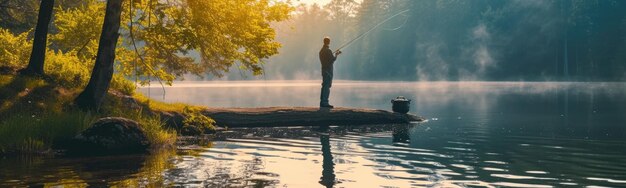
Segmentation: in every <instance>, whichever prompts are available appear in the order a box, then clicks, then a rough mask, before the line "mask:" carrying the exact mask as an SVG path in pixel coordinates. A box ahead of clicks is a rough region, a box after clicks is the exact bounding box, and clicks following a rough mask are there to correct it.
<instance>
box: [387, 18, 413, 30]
mask: <svg viewBox="0 0 626 188" xmlns="http://www.w3.org/2000/svg"><path fill="white" fill-rule="evenodd" d="M405 17H406V19H404V22H402V24H400V26H398V27H395V28H393V29H387V28H383V30H385V31H395V30H398V29H401V28H403V27H404V26H405V25H406V23H407V22H408V21H409V16H405Z"/></svg>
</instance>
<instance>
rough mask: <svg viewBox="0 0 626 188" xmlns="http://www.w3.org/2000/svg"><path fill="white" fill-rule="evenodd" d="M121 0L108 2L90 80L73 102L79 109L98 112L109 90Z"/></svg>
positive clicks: (117, 35) (109, 0)
mask: <svg viewBox="0 0 626 188" xmlns="http://www.w3.org/2000/svg"><path fill="white" fill-rule="evenodd" d="M121 13H122V0H108V2H107V6H106V13H105V15H104V24H103V25H102V34H101V35H100V43H99V44H98V54H97V56H96V63H95V65H94V67H93V70H92V72H91V78H90V79H89V83H88V84H87V87H86V88H85V90H84V91H83V92H82V93H80V95H78V97H77V98H76V100H75V102H76V105H78V107H79V108H82V109H87V110H98V109H99V108H100V104H101V103H102V99H103V98H104V96H105V95H106V93H107V91H108V90H109V85H110V83H111V78H112V77H113V63H114V61H115V47H116V46H117V39H118V37H119V33H118V30H119V28H120V15H121Z"/></svg>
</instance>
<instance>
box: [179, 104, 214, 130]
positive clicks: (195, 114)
mask: <svg viewBox="0 0 626 188" xmlns="http://www.w3.org/2000/svg"><path fill="white" fill-rule="evenodd" d="M183 116H184V117H185V120H183V129H185V127H195V128H197V129H199V130H200V131H201V132H202V133H211V132H215V126H214V124H215V120H213V119H211V118H210V117H207V116H205V115H204V114H202V113H200V110H198V109H195V108H193V107H185V109H183Z"/></svg>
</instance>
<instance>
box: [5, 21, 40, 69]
mask: <svg viewBox="0 0 626 188" xmlns="http://www.w3.org/2000/svg"><path fill="white" fill-rule="evenodd" d="M29 33H30V32H24V33H22V34H19V35H13V34H12V33H11V32H10V31H9V30H7V29H3V28H0V66H6V67H12V68H21V67H24V66H26V64H27V63H28V59H29V58H30V51H31V48H32V42H31V40H28V38H27V37H28V34H29Z"/></svg>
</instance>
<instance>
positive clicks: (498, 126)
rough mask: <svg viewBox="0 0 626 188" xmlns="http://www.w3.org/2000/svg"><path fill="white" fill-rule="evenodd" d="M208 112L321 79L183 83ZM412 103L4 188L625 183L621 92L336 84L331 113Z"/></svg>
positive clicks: (313, 91)
mask: <svg viewBox="0 0 626 188" xmlns="http://www.w3.org/2000/svg"><path fill="white" fill-rule="evenodd" d="M141 92H143V93H145V94H149V95H150V96H151V97H152V98H155V99H158V100H164V101H168V102H185V103H193V104H201V105H207V106H214V107H260V106H315V105H317V104H318V102H319V83H318V82H308V81H294V82H269V81H268V82H264V81H261V82H183V83H179V84H176V86H175V87H167V88H165V94H166V95H165V96H163V90H162V89H161V88H160V87H152V88H143V89H141ZM399 95H402V96H406V97H408V98H410V99H413V101H412V104H411V113H414V114H418V115H421V116H424V117H426V118H427V119H428V121H427V122H423V123H416V124H409V125H370V126H356V127H335V126H330V127H326V126H324V125H320V126H321V127H289V128H257V129H234V130H231V131H228V132H223V133H220V134H217V135H215V136H214V137H212V138H210V139H209V140H208V141H206V140H205V141H201V142H198V143H197V144H195V145H185V146H181V147H180V148H179V149H178V150H176V151H161V152H157V153H155V154H152V155H147V156H120V157H93V158H80V159H72V158H64V157H56V158H50V157H47V158H46V157H32V156H23V157H6V158H3V159H0V185H9V186H14V185H42V184H44V185H120V186H137V185H141V186H163V185H166V186H188V187H203V186H208V187H264V186H270V187H333V186H334V187H626V84H623V83H496V82H464V83H456V82H434V83H414V82H337V83H335V84H334V85H333V88H332V93H331V103H333V104H334V105H336V106H346V107H366V108H377V109H390V108H391V104H390V99H392V98H394V97H396V96H399Z"/></svg>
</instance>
